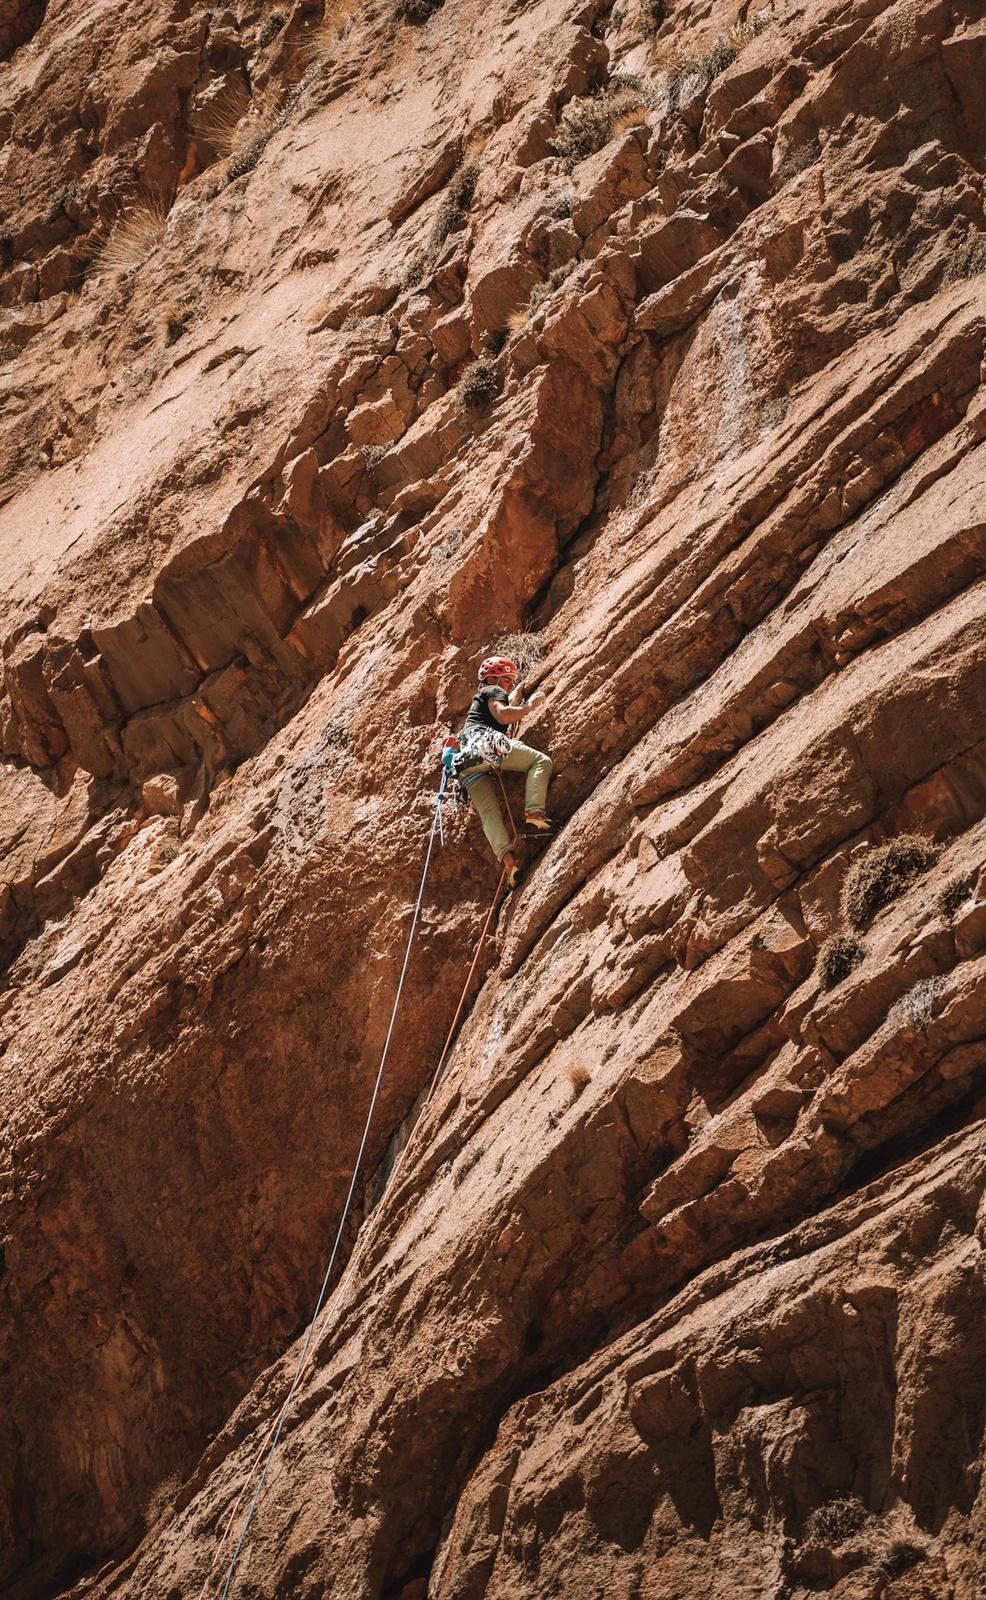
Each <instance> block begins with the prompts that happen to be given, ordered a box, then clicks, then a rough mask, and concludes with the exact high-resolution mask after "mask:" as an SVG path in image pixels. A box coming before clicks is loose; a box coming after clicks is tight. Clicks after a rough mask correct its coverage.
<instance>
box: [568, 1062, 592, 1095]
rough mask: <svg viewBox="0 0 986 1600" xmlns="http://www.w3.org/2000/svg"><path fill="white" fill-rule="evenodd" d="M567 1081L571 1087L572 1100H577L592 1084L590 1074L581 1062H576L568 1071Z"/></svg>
mask: <svg viewBox="0 0 986 1600" xmlns="http://www.w3.org/2000/svg"><path fill="white" fill-rule="evenodd" d="M568 1081H569V1083H570V1084H571V1085H572V1099H573V1100H577V1099H578V1098H579V1095H580V1094H582V1093H583V1092H584V1091H585V1090H586V1089H588V1087H589V1085H590V1083H591V1082H592V1073H591V1072H590V1071H589V1068H588V1067H586V1066H583V1064H582V1062H581V1061H576V1062H574V1063H573V1064H572V1066H570V1067H569V1069H568Z"/></svg>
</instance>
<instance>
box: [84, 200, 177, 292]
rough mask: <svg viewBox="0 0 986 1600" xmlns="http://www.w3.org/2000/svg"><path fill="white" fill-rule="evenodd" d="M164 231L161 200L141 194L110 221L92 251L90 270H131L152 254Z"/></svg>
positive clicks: (164, 213) (165, 215)
mask: <svg viewBox="0 0 986 1600" xmlns="http://www.w3.org/2000/svg"><path fill="white" fill-rule="evenodd" d="M167 230H168V210H167V207H166V206H165V205H164V203H163V201H161V200H158V199H154V198H152V197H151V196H150V195H144V196H142V197H141V199H139V200H137V201H136V202H135V203H134V204H133V205H132V206H131V207H130V209H129V211H124V212H123V213H122V215H121V216H119V217H118V218H117V220H116V222H114V224H113V226H112V228H111V229H110V231H109V234H108V235H107V237H106V238H105V239H104V241H103V242H102V244H101V245H99V247H98V248H97V250H96V254H95V256H94V258H93V271H94V272H98V273H106V272H132V271H133V269H134V268H135V267H139V266H140V264H141V262H143V261H146V260H147V257H148V256H149V255H151V254H152V253H153V251H155V250H156V249H157V247H158V245H160V244H161V243H162V241H163V240H164V236H165V234H166V233H167Z"/></svg>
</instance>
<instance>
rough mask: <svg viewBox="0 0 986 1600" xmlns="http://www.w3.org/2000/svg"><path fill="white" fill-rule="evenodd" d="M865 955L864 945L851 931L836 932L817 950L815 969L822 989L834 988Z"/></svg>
mask: <svg viewBox="0 0 986 1600" xmlns="http://www.w3.org/2000/svg"><path fill="white" fill-rule="evenodd" d="M865 955H866V946H865V945H864V944H863V942H862V940H861V939H857V938H856V936H855V934H853V933H836V934H833V936H832V938H831V939H826V941H825V943H824V944H823V945H822V947H821V949H820V950H819V952H818V960H817V962H816V970H817V972H818V981H819V983H820V984H821V986H822V988H823V989H834V988H835V986H836V984H837V983H842V981H843V979H844V978H848V976H849V974H850V972H852V971H853V969H854V968H855V967H858V966H859V963H860V962H861V961H862V960H863V958H864V957H865Z"/></svg>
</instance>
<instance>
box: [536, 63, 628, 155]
mask: <svg viewBox="0 0 986 1600" xmlns="http://www.w3.org/2000/svg"><path fill="white" fill-rule="evenodd" d="M638 85H640V87H638ZM649 101H650V96H649V92H648V90H647V89H646V88H645V87H644V86H643V83H642V80H641V79H639V78H635V77H633V76H632V75H631V74H629V73H624V74H618V73H614V75H613V78H612V79H611V80H610V82H609V84H608V85H607V86H606V88H605V89H603V90H601V91H600V93H599V94H594V95H589V96H587V97H586V98H584V99H576V100H570V101H569V102H568V104H567V106H566V107H565V109H564V111H563V112H562V114H561V116H560V117H559V119H558V127H557V130H556V132H555V136H554V138H553V139H552V140H551V141H550V143H551V148H552V149H553V150H554V152H555V154H556V155H558V156H561V158H562V160H563V161H564V163H565V165H566V166H567V168H568V170H569V172H571V170H572V168H573V167H576V166H578V164H579V162H580V161H585V159H586V158H587V156H591V155H595V153H596V151H597V150H602V149H603V147H604V146H605V145H607V144H608V143H609V141H610V139H612V138H615V136H616V134H617V133H622V132H625V131H626V130H627V129H628V128H631V127H639V126H640V125H641V124H642V123H644V122H646V120H647V107H648V104H649Z"/></svg>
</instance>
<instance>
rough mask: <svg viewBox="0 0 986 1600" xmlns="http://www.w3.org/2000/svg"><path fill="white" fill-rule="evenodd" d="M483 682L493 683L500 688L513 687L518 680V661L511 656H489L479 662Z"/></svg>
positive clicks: (480, 678)
mask: <svg viewBox="0 0 986 1600" xmlns="http://www.w3.org/2000/svg"><path fill="white" fill-rule="evenodd" d="M479 681H480V683H481V684H484V685H486V684H493V685H495V687H496V688H498V689H512V688H513V686H514V684H515V683H516V682H517V663H516V661H511V659H510V657H509V656H487V657H486V659H485V661H481V662H480V663H479Z"/></svg>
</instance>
